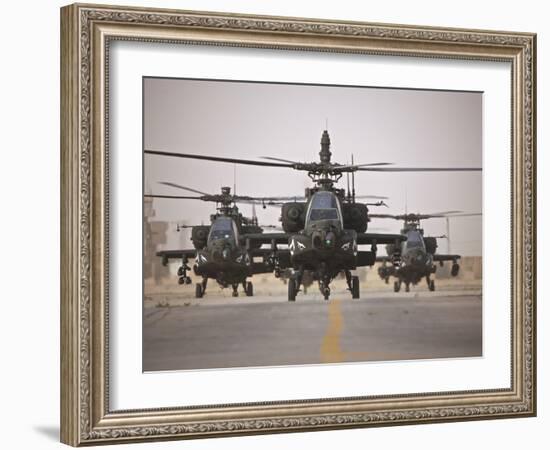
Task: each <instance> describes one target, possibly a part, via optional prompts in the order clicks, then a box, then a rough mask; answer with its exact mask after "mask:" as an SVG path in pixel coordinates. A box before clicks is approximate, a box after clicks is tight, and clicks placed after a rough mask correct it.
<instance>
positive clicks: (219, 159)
mask: <svg viewBox="0 0 550 450" xmlns="http://www.w3.org/2000/svg"><path fill="white" fill-rule="evenodd" d="M144 153H147V154H149V155H158V156H170V157H174V158H190V159H201V160H205V161H217V162H226V163H234V164H248V165H250V166H267V167H293V164H278V163H271V162H265V161H254V160H251V159H236V158H222V157H219V156H206V155H193V154H190V153H173V152H162V151H157V150H145V151H144Z"/></svg>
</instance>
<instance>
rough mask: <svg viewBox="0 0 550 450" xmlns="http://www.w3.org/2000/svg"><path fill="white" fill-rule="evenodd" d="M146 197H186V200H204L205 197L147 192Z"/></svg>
mask: <svg viewBox="0 0 550 450" xmlns="http://www.w3.org/2000/svg"><path fill="white" fill-rule="evenodd" d="M144 197H148V198H175V199H184V200H203V197H191V196H188V195H156V194H145V195H144Z"/></svg>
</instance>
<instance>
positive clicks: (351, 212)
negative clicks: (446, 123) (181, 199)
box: [145, 130, 481, 301]
mask: <svg viewBox="0 0 550 450" xmlns="http://www.w3.org/2000/svg"><path fill="white" fill-rule="evenodd" d="M145 153H147V154H150V155H158V156H169V157H177V158H192V159H199V160H206V161H217V162H226V163H234V164H245V165H253V166H263V167H278V168H290V169H294V170H300V171H305V172H307V174H308V176H309V178H310V179H311V181H312V182H313V183H314V187H312V188H306V192H305V200H306V201H305V202H298V201H296V200H295V201H293V202H287V203H283V205H282V208H281V222H282V226H283V230H284V231H285V233H279V234H276V233H273V234H271V235H270V236H271V237H270V238H266V236H265V235H264V236H262V235H260V234H258V235H249V236H247V239H246V240H247V247H248V246H249V245H250V243H251V242H256V243H258V242H261V243H269V239H270V240H271V241H270V242H271V244H272V250H273V254H274V255H275V258H276V261H277V263H276V266H275V275H277V271H278V270H280V268H281V267H286V266H287V264H288V267H291V268H292V269H293V271H294V274H293V277H292V281H293V282H289V283H288V300H289V301H294V300H295V299H296V294H297V292H299V291H300V285H301V283H302V277H303V275H304V273H305V272H306V271H307V272H310V273H312V274H313V278H314V279H315V280H316V281H317V282H318V284H319V289H320V291H321V293H322V295H323V296H324V298H325V299H326V300H328V298H329V296H330V283H331V281H332V280H333V279H334V278H335V277H336V276H337V275H338V274H339V273H342V272H343V273H344V275H345V277H346V282H347V285H348V290H349V291H350V292H351V294H352V297H353V298H359V278H358V277H357V276H352V274H351V271H352V270H355V269H356V268H357V267H359V266H372V265H373V264H374V263H375V261H376V252H377V245H378V244H393V246H394V247H395V248H398V247H399V244H400V242H401V241H403V240H405V239H406V238H405V236H403V235H400V234H379V233H366V231H367V228H368V222H369V216H368V208H367V205H366V204H363V203H357V202H356V201H355V185H354V173H355V172H356V171H393V172H407V171H456V170H459V171H460V170H481V169H477V168H473V169H472V168H396V167H381V166H388V165H390V164H389V163H371V164H359V165H356V164H353V163H352V164H351V165H348V164H344V165H342V164H338V163H333V162H331V156H332V153H331V151H330V137H329V134H328V131H327V130H324V131H323V135H322V138H321V151H320V152H319V157H320V161H318V162H310V163H301V162H296V161H290V160H286V159H281V158H273V157H264V159H266V160H269V161H255V160H247V159H237V158H225V157H216V156H207V155H195V154H184V153H174V152H165V151H156V150H145ZM344 173H351V175H352V182H353V185H354V187H353V191H352V192H349V191H348V193H347V194H346V192H345V190H344V189H339V188H336V187H335V186H334V185H335V183H337V182H338V181H339V180H340V178H341V177H342V176H343V174H344ZM278 243H286V244H287V245H288V250H284V251H278V249H277V244H278ZM358 245H370V246H371V249H370V251H359V250H358ZM396 258H397V255H396ZM283 259H284V260H286V261H284V262H282V261H283ZM289 281H290V280H289Z"/></svg>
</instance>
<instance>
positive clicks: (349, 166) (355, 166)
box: [334, 162, 393, 170]
mask: <svg viewBox="0 0 550 450" xmlns="http://www.w3.org/2000/svg"><path fill="white" fill-rule="evenodd" d="M392 164H393V163H387V162H378V163H367V164H341V165H340V164H339V165H334V169H337V170H338V169H356V170H361V167H374V166H391V165H392Z"/></svg>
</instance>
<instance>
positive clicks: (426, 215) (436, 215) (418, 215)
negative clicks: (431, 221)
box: [408, 211, 462, 219]
mask: <svg viewBox="0 0 550 450" xmlns="http://www.w3.org/2000/svg"><path fill="white" fill-rule="evenodd" d="M461 212H462V211H440V212H435V213H430V214H413V213H409V214H408V215H413V216H417V217H421V218H424V219H428V218H430V217H444V216H447V215H449V214H458V213H461Z"/></svg>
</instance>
